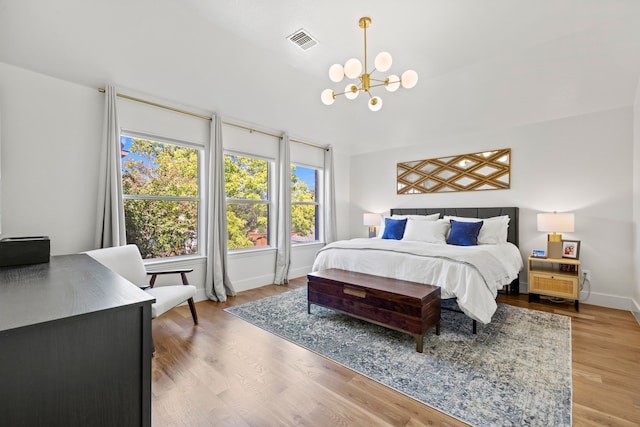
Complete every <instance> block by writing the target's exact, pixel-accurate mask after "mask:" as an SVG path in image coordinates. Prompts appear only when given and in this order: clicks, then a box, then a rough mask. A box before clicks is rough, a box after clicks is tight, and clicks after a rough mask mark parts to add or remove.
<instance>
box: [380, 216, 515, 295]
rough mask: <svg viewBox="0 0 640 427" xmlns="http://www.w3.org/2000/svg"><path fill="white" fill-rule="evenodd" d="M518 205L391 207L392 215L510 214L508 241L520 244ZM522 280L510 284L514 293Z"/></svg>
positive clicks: (510, 288)
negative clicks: (487, 206) (491, 206)
mask: <svg viewBox="0 0 640 427" xmlns="http://www.w3.org/2000/svg"><path fill="white" fill-rule="evenodd" d="M518 210H519V208H517V207H495V208H395V209H391V215H394V214H395V215H431V214H434V213H439V214H440V218H442V217H443V216H445V215H453V216H462V217H468V218H491V217H493V216H500V215H509V218H510V220H509V231H508V232H507V241H508V242H511V243H513V244H514V245H516V246H518V244H519V241H520V224H519V219H518ZM519 287H520V280H519V278H517V279H515V280H514V281H513V283H511V285H510V286H509V290H510V291H511V292H513V293H518V292H519V291H520V289H519Z"/></svg>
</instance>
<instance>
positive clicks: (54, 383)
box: [0, 254, 154, 427]
mask: <svg viewBox="0 0 640 427" xmlns="http://www.w3.org/2000/svg"><path fill="white" fill-rule="evenodd" d="M153 301H154V299H153V297H152V296H151V295H149V294H147V293H146V292H144V291H142V290H140V289H139V288H138V287H137V286H135V285H133V284H131V283H130V282H128V281H127V280H125V279H123V278H122V277H120V276H118V275H117V274H115V273H113V272H112V271H111V270H109V269H107V268H106V267H104V266H103V265H102V264H100V263H98V262H97V261H95V260H93V259H92V258H90V257H89V256H88V255H84V254H81V255H64V256H54V257H51V261H50V262H49V263H45V264H36V265H30V266H18V267H2V268H0V425H2V426H12V427H13V426H83V427H86V426H151V356H152V345H153V344H152V339H151V304H152V302H153Z"/></svg>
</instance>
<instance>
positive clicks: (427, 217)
mask: <svg viewBox="0 0 640 427" xmlns="http://www.w3.org/2000/svg"><path fill="white" fill-rule="evenodd" d="M391 218H393V219H403V218H407V219H417V220H418V221H435V220H437V219H438V218H440V214H439V213H435V214H430V215H391Z"/></svg>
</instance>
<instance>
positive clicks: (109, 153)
mask: <svg viewBox="0 0 640 427" xmlns="http://www.w3.org/2000/svg"><path fill="white" fill-rule="evenodd" d="M116 98H117V92H116V88H115V87H113V86H111V85H108V86H107V87H106V88H105V96H104V124H103V138H102V147H101V150H100V166H99V167H100V170H99V185H98V217H97V228H96V236H95V246H96V247H97V248H108V247H112V246H121V245H125V244H126V243H127V242H126V235H125V224H124V206H123V204H122V170H121V169H120V161H121V153H122V149H121V147H120V127H119V126H118V113H117V109H116Z"/></svg>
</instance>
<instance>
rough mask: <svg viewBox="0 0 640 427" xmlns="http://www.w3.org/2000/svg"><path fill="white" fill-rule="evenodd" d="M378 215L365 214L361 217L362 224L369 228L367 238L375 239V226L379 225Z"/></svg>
mask: <svg viewBox="0 0 640 427" xmlns="http://www.w3.org/2000/svg"><path fill="white" fill-rule="evenodd" d="M380 219H381V218H380V214H377V213H365V214H364V215H363V220H362V222H363V224H364V225H367V226H369V237H376V226H378V225H380V223H381V221H380Z"/></svg>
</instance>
